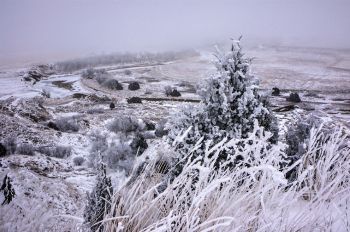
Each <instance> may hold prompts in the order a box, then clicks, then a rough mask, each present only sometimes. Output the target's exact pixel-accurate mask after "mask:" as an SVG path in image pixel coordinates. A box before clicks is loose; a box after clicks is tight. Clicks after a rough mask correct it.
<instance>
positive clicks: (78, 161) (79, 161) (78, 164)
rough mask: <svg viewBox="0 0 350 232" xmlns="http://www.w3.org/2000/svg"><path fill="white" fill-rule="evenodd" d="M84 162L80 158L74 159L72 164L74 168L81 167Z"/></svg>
mask: <svg viewBox="0 0 350 232" xmlns="http://www.w3.org/2000/svg"><path fill="white" fill-rule="evenodd" d="M84 162H85V159H84V158H83V157H81V156H77V157H74V159H73V163H74V165H75V166H81V165H82V164H83V163H84Z"/></svg>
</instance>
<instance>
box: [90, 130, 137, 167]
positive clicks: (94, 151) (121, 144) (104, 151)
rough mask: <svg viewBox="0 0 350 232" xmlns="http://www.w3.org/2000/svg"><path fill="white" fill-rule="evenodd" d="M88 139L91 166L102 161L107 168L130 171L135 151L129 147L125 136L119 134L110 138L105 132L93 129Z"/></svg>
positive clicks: (95, 165)
mask: <svg viewBox="0 0 350 232" xmlns="http://www.w3.org/2000/svg"><path fill="white" fill-rule="evenodd" d="M90 140H91V148H90V155H89V160H90V163H91V165H92V166H93V167H97V166H98V164H99V162H101V161H102V162H104V163H105V164H106V165H107V166H108V168H111V169H117V170H124V171H125V172H126V173H129V172H130V171H131V169H132V167H133V162H134V159H135V155H136V153H134V152H133V150H132V149H131V147H130V144H129V141H128V137H127V136H125V135H124V134H120V135H117V136H114V137H113V139H112V140H111V139H109V138H108V137H107V134H103V133H101V132H100V131H95V132H94V133H92V134H91V135H90Z"/></svg>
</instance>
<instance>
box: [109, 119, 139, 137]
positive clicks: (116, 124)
mask: <svg viewBox="0 0 350 232" xmlns="http://www.w3.org/2000/svg"><path fill="white" fill-rule="evenodd" d="M107 129H108V130H109V131H112V132H114V133H119V132H122V133H130V132H136V131H139V130H142V129H143V128H142V125H141V124H140V122H139V121H138V120H137V119H136V118H134V117H127V116H123V117H120V118H116V119H114V120H113V121H111V122H110V123H108V124H107Z"/></svg>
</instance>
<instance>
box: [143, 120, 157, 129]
mask: <svg viewBox="0 0 350 232" xmlns="http://www.w3.org/2000/svg"><path fill="white" fill-rule="evenodd" d="M145 125H146V130H155V129H156V124H154V123H153V122H151V121H146V122H145Z"/></svg>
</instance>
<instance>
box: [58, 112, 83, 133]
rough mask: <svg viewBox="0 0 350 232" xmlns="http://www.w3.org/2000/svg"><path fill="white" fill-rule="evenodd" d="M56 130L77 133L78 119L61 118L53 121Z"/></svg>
mask: <svg viewBox="0 0 350 232" xmlns="http://www.w3.org/2000/svg"><path fill="white" fill-rule="evenodd" d="M55 124H56V126H57V128H58V129H59V130H60V131H62V132H77V131H79V124H78V117H76V116H73V117H62V118H58V119H56V121H55Z"/></svg>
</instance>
